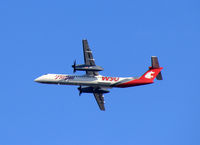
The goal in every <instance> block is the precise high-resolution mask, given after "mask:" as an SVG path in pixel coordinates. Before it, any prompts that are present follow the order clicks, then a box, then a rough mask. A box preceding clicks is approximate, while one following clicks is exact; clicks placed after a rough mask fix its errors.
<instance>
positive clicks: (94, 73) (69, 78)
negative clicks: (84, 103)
mask: <svg viewBox="0 0 200 145" xmlns="http://www.w3.org/2000/svg"><path fill="white" fill-rule="evenodd" d="M82 43H83V53H84V61H85V63H84V64H80V65H77V64H76V61H74V64H73V65H72V68H73V71H74V73H75V72H76V71H86V74H84V75H67V74H45V75H42V76H40V77H38V78H36V79H35V82H39V83H45V84H62V85H77V86H79V87H78V90H79V95H81V94H82V93H93V94H94V97H95V99H96V101H97V104H98V105H99V108H100V110H103V111H104V110H105V107H104V95H103V94H105V93H109V90H108V89H111V88H113V87H117V88H125V87H134V86H140V85H146V84H152V83H153V82H154V79H155V78H156V79H157V80H162V74H161V70H162V69H163V68H162V67H160V66H159V63H158V58H157V57H156V56H152V57H151V64H152V66H151V67H149V70H148V71H147V72H145V73H144V74H143V75H142V76H140V77H108V76H102V75H99V71H102V70H103V68H102V67H100V66H97V65H96V64H95V61H94V58H93V55H92V51H91V50H90V48H89V45H88V42H87V40H82Z"/></svg>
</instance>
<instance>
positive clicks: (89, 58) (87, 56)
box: [82, 40, 99, 76]
mask: <svg viewBox="0 0 200 145" xmlns="http://www.w3.org/2000/svg"><path fill="white" fill-rule="evenodd" d="M82 43H83V53H84V61H85V65H91V66H95V65H96V64H95V61H94V58H93V55H92V51H91V50H90V47H89V45H88V41H87V40H82ZM86 74H87V75H90V76H96V75H99V72H98V71H86Z"/></svg>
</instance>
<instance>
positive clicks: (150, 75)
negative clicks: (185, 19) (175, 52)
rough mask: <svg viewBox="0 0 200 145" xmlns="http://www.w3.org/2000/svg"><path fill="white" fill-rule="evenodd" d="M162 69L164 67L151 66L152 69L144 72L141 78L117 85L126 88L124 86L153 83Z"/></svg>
mask: <svg viewBox="0 0 200 145" xmlns="http://www.w3.org/2000/svg"><path fill="white" fill-rule="evenodd" d="M162 69H163V68H162V67H160V68H151V67H150V69H149V70H148V71H147V72H146V73H144V74H143V75H142V76H141V77H140V78H138V79H134V80H131V81H129V82H125V83H122V84H119V85H117V86H116V87H120V88H124V87H132V86H139V85H145V84H151V83H153V80H154V79H155V78H156V76H157V75H158V74H159V72H160V71H161V70H162Z"/></svg>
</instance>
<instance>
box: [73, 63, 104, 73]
mask: <svg viewBox="0 0 200 145" xmlns="http://www.w3.org/2000/svg"><path fill="white" fill-rule="evenodd" d="M72 68H74V72H75V71H77V70H78V71H102V70H103V68H102V67H100V66H97V65H95V66H91V65H85V64H80V65H72Z"/></svg>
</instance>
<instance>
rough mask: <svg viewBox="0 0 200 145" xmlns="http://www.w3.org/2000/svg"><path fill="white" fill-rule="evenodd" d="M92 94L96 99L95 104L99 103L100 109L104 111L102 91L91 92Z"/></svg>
mask: <svg viewBox="0 0 200 145" xmlns="http://www.w3.org/2000/svg"><path fill="white" fill-rule="evenodd" d="M93 94H94V97H95V99H96V101H97V104H98V105H99V108H100V110H102V111H105V107H104V96H103V94H102V93H93Z"/></svg>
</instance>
